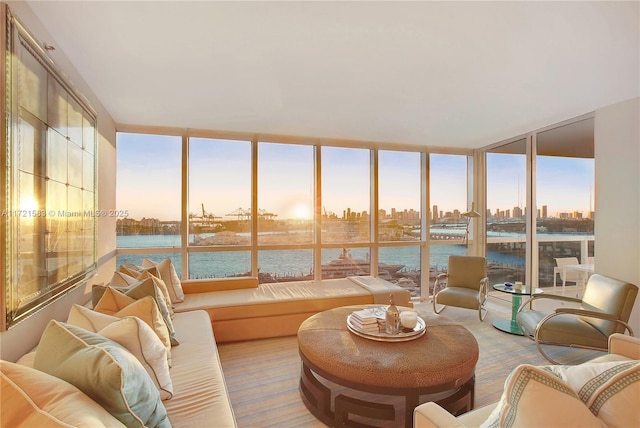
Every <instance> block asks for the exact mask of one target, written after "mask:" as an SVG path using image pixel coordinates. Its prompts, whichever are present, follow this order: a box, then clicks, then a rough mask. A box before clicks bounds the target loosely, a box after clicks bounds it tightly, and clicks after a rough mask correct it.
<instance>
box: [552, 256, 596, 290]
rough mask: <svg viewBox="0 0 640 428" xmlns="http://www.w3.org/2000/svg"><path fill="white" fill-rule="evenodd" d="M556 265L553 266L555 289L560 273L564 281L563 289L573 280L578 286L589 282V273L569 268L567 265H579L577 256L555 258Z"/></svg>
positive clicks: (554, 288)
mask: <svg viewBox="0 0 640 428" xmlns="http://www.w3.org/2000/svg"><path fill="white" fill-rule="evenodd" d="M555 261H556V267H554V268H553V291H555V290H556V279H557V275H558V274H559V275H560V280H561V281H562V291H564V290H565V286H566V285H567V282H573V283H575V284H576V288H577V287H578V286H581V287H584V284H585V283H586V282H587V276H588V275H587V274H586V273H585V272H580V271H574V270H568V269H566V268H565V267H566V266H570V265H574V266H575V265H579V264H580V262H579V261H578V258H577V257H559V258H556V259H555ZM576 295H577V290H576Z"/></svg>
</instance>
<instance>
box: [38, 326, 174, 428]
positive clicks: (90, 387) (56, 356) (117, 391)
mask: <svg viewBox="0 0 640 428" xmlns="http://www.w3.org/2000/svg"><path fill="white" fill-rule="evenodd" d="M34 368H35V369H38V370H41V371H43V372H45V373H48V374H50V375H52V376H55V377H57V378H60V379H62V380H64V381H67V382H69V383H71V384H72V385H75V386H76V387H77V388H78V389H79V390H81V391H82V392H84V393H85V394H86V395H88V396H89V397H90V398H91V399H93V400H94V401H96V402H97V403H98V404H100V405H101V406H102V407H103V408H104V409H105V410H107V411H108V412H109V413H111V414H112V415H113V416H115V417H116V418H117V419H118V420H119V421H120V422H122V423H123V424H125V425H126V426H128V427H141V428H142V427H170V426H171V424H170V422H169V418H168V416H167V411H166V409H165V408H164V406H163V404H162V401H161V400H160V394H159V393H158V390H157V389H156V388H155V386H154V385H153V382H152V381H151V379H150V378H149V376H148V375H147V372H146V371H145V369H144V368H143V367H142V365H141V364H140V362H139V361H138V360H137V359H136V358H135V357H134V356H133V355H132V354H131V353H130V352H129V351H127V350H126V349H125V348H123V347H122V346H120V345H118V344H117V343H115V342H113V341H112V340H109V339H107V338H105V337H103V336H100V335H99V334H96V333H92V332H90V331H87V330H85V329H82V328H79V327H75V326H72V325H68V324H64V323H60V322H58V321H55V320H52V321H50V322H49V324H48V325H47V327H46V329H45V331H44V333H43V334H42V338H41V339H40V344H39V345H38V349H37V350H36V357H35V360H34Z"/></svg>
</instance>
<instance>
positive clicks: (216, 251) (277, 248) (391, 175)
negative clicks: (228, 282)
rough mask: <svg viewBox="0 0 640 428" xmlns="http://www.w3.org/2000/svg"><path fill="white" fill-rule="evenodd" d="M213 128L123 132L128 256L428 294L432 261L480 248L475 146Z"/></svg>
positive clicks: (120, 186) (121, 238)
mask: <svg viewBox="0 0 640 428" xmlns="http://www.w3.org/2000/svg"><path fill="white" fill-rule="evenodd" d="M208 135H209V134H208V133H206V132H205V133H201V134H198V136H190V135H179V136H177V135H173V136H172V135H153V134H135V133H119V134H118V141H117V144H118V146H117V150H118V166H117V169H118V173H117V174H118V175H117V190H116V191H117V194H118V197H117V207H118V209H121V210H123V212H124V210H126V212H128V213H129V215H128V216H127V217H126V218H122V219H119V220H118V231H117V234H118V237H117V263H118V264H122V263H133V264H137V265H139V264H141V263H142V261H143V259H145V258H149V259H153V260H156V261H158V260H159V259H163V258H166V257H171V258H172V260H173V261H174V264H175V265H176V267H177V268H178V270H179V274H180V275H181V277H182V278H183V279H215V278H224V277H232V276H248V275H251V276H258V278H259V280H260V282H274V281H277V282H281V281H292V280H305V279H320V278H323V279H331V278H344V277H347V276H359V275H373V276H378V277H380V278H384V279H386V280H388V281H391V282H393V283H396V284H398V285H400V286H403V287H405V288H406V289H408V290H409V291H410V292H411V293H412V295H413V296H414V297H418V296H426V295H428V291H427V290H425V291H423V287H424V286H425V285H427V284H429V283H431V282H432V281H431V280H430V276H433V275H424V276H423V275H422V274H421V273H422V271H424V270H425V267H427V266H429V267H430V269H429V271H430V273H433V274H434V273H436V272H438V271H441V270H444V269H446V257H447V256H448V254H464V253H467V251H468V248H467V247H468V246H469V245H470V243H469V239H470V238H469V235H468V226H469V225H468V223H467V220H468V219H467V218H465V217H464V216H462V213H463V212H465V211H467V210H469V202H468V200H467V195H468V162H469V160H470V158H471V157H470V155H469V154H463V153H461V154H442V155H439V154H427V153H426V152H425V151H423V150H416V149H414V150H390V149H386V148H385V149H379V148H377V147H376V148H373V147H367V146H366V145H365V144H362V143H357V144H354V146H353V147H349V146H347V145H345V144H344V142H342V144H341V145H339V146H334V145H329V144H323V143H321V142H317V143H316V142H311V143H305V142H300V143H281V142H273V141H260V138H256V139H253V137H251V136H247V137H246V138H242V137H237V138H233V139H224V138H216V137H210V136H208ZM211 135H215V134H214V133H211ZM427 156H429V157H430V158H429V159H430V162H431V168H432V171H431V172H429V171H427V165H428V162H426V159H427ZM429 180H431V181H430V183H431V184H430V192H431V194H432V200H433V201H438V202H435V203H434V204H433V205H437V204H440V207H441V209H440V210H437V211H438V212H437V213H436V214H435V215H434V216H430V215H428V214H424V213H426V212H427V211H428V210H426V209H425V207H426V206H428V203H427V201H426V195H427V192H426V191H425V189H426V186H427V185H429V184H428V183H429ZM424 215H427V216H428V217H429V219H428V220H425V219H423V216H424ZM431 223H433V224H431ZM425 225H426V226H425ZM425 227H426V228H427V229H429V228H430V227H431V230H427V231H426V232H425V230H423V228H425ZM429 236H431V239H432V242H435V244H434V245H432V249H431V252H432V256H431V261H429V258H428V257H429V256H428V253H427V251H428V246H427V243H428V239H429ZM425 257H426V258H425ZM423 264H424V265H423Z"/></svg>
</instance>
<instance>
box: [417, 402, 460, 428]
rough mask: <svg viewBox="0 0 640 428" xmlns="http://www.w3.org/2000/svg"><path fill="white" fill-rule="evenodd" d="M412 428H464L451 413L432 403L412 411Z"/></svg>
mask: <svg viewBox="0 0 640 428" xmlns="http://www.w3.org/2000/svg"><path fill="white" fill-rule="evenodd" d="M413 426H414V428H438V427H447V428H449V427H451V428H465V427H466V425H463V424H462V423H461V422H460V421H458V420H457V419H456V417H455V416H453V415H452V414H451V413H449V412H447V411H446V410H445V409H443V408H442V407H440V406H439V405H437V404H436V403H434V402H433V401H429V402H426V403H424V404H421V405H419V406H418V407H416V408H415V409H414V411H413Z"/></svg>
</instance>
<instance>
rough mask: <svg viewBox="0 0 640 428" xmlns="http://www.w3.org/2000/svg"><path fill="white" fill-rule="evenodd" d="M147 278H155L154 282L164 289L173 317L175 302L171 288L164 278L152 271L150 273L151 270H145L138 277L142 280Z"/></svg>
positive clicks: (163, 292) (163, 293)
mask: <svg viewBox="0 0 640 428" xmlns="http://www.w3.org/2000/svg"><path fill="white" fill-rule="evenodd" d="M147 278H151V279H153V282H154V283H155V284H156V286H157V287H158V288H159V289H160V291H162V295H163V296H164V299H165V300H166V301H167V308H168V309H169V313H170V314H171V317H172V318H173V304H172V300H171V296H170V295H169V289H168V288H167V284H166V283H165V282H164V281H163V280H162V279H160V278H159V277H157V276H155V275H152V274H151V273H149V271H146V270H145V271H143V272H142V273H141V274H140V275H138V279H139V280H140V281H142V280H145V279H147Z"/></svg>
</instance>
